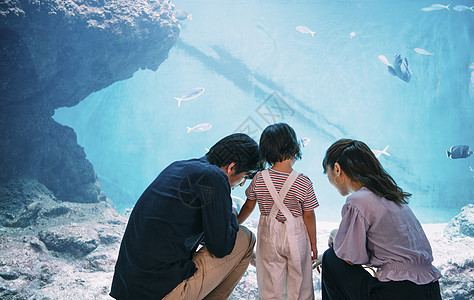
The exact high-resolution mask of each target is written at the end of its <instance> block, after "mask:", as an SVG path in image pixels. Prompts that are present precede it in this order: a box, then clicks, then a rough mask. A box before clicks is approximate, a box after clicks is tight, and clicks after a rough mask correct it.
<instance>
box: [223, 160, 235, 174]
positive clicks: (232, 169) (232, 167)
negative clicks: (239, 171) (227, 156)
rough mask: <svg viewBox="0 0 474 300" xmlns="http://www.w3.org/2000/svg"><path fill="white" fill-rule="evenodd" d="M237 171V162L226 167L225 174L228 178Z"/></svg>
mask: <svg viewBox="0 0 474 300" xmlns="http://www.w3.org/2000/svg"><path fill="white" fill-rule="evenodd" d="M235 170H236V164H235V162H231V163H230V164H228V165H227V166H225V167H224V172H225V173H226V174H227V176H230V175H233V173H234V172H235Z"/></svg>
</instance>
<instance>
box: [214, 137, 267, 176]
mask: <svg viewBox="0 0 474 300" xmlns="http://www.w3.org/2000/svg"><path fill="white" fill-rule="evenodd" d="M206 157H207V159H208V160H209V162H210V163H211V164H213V165H216V166H218V167H222V166H227V165H228V164H230V163H232V162H234V163H235V165H236V173H241V172H248V173H249V176H248V177H250V178H252V177H253V176H254V175H255V173H257V171H259V170H262V169H263V162H262V159H261V158H260V153H259V151H258V145H257V142H255V140H254V139H252V138H251V137H249V136H248V135H246V134H244V133H234V134H231V135H228V136H226V137H225V138H223V139H221V140H220V141H218V142H217V143H216V144H215V145H214V146H212V148H211V149H210V150H209V152H207V154H206Z"/></svg>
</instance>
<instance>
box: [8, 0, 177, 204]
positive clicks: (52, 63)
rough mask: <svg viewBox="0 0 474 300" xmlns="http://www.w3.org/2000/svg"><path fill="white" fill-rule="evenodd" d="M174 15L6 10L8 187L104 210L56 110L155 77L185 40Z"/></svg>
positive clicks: (113, 8)
mask: <svg viewBox="0 0 474 300" xmlns="http://www.w3.org/2000/svg"><path fill="white" fill-rule="evenodd" d="M173 9H174V8H173V5H171V4H170V3H169V1H168V0H160V1H158V0H149V1H147V0H50V1H36V0H5V1H0V95H1V97H0V139H1V142H0V182H1V183H5V182H8V181H9V180H10V179H12V178H24V177H26V178H34V179H37V180H38V181H39V182H41V183H42V184H44V185H45V186H46V187H47V188H48V189H49V190H51V191H52V192H53V193H54V195H55V197H56V198H57V199H59V200H61V201H68V202H78V203H93V202H98V201H104V200H105V195H104V194H103V192H102V190H101V188H100V186H99V184H98V182H97V177H96V175H95V172H94V170H93V167H92V165H91V164H90V163H89V161H87V159H86V155H85V153H84V150H83V149H82V147H80V146H79V145H77V138H76V135H75V133H74V131H73V130H72V129H71V128H68V127H64V126H62V125H60V124H58V123H56V122H55V121H54V120H53V119H52V116H53V114H54V110H55V109H56V108H59V107H64V106H73V105H76V104H77V103H79V102H80V101H82V100H83V99H84V98H86V97H87V96H88V95H90V94H91V93H93V92H96V91H98V90H101V89H103V88H105V87H107V86H109V85H111V84H112V83H114V82H116V81H119V80H124V79H127V78H130V77H132V75H133V73H134V72H136V71H137V70H140V69H151V70H156V69H157V68H158V66H159V65H160V64H161V63H162V62H163V61H164V60H165V59H166V58H167V57H168V51H169V50H170V49H171V47H172V46H173V45H174V43H175V42H176V39H177V37H178V34H179V26H178V21H177V20H176V18H174V16H173ZM111 105H113V104H111ZM91 126H94V124H91Z"/></svg>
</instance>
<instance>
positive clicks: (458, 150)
mask: <svg viewBox="0 0 474 300" xmlns="http://www.w3.org/2000/svg"><path fill="white" fill-rule="evenodd" d="M472 153H474V152H473V151H472V149H471V147H469V146H468V145H459V146H452V147H451V148H450V149H449V151H446V155H447V156H448V158H451V159H458V158H468V157H469V156H471V154H472Z"/></svg>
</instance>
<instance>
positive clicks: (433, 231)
mask: <svg viewBox="0 0 474 300" xmlns="http://www.w3.org/2000/svg"><path fill="white" fill-rule="evenodd" d="M243 225H245V226H247V227H248V228H249V229H250V230H252V232H253V233H254V234H256V231H257V230H256V228H257V225H258V221H257V220H255V219H252V220H248V221H246V222H245V223H244V224H243ZM338 225H339V223H338V222H317V239H318V241H317V243H318V252H319V253H323V252H324V251H325V250H326V249H327V240H328V236H329V232H330V231H331V230H333V229H335V228H338ZM447 225H448V223H436V224H422V226H423V229H424V231H425V233H426V235H427V237H428V239H429V241H430V243H431V248H432V249H433V257H434V261H433V264H434V265H435V266H436V267H437V268H438V269H440V271H441V273H442V274H443V266H445V265H446V264H447V263H448V262H456V261H459V262H463V261H465V260H466V257H469V256H472V254H471V253H472V250H473V245H474V243H473V240H474V239H473V238H471V237H461V238H456V239H453V238H452V237H449V236H448V235H446V236H445V235H444V229H445V227H446V226H447ZM313 284H314V294H315V299H321V274H319V273H318V272H317V271H316V270H313ZM231 299H232V300H237V299H258V287H257V277H256V270H255V267H254V266H252V265H250V266H249V268H248V269H247V272H246V273H245V274H244V276H243V278H242V279H241V281H240V282H239V284H238V286H237V287H236V289H235V290H234V292H233V294H232V297H231Z"/></svg>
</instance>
